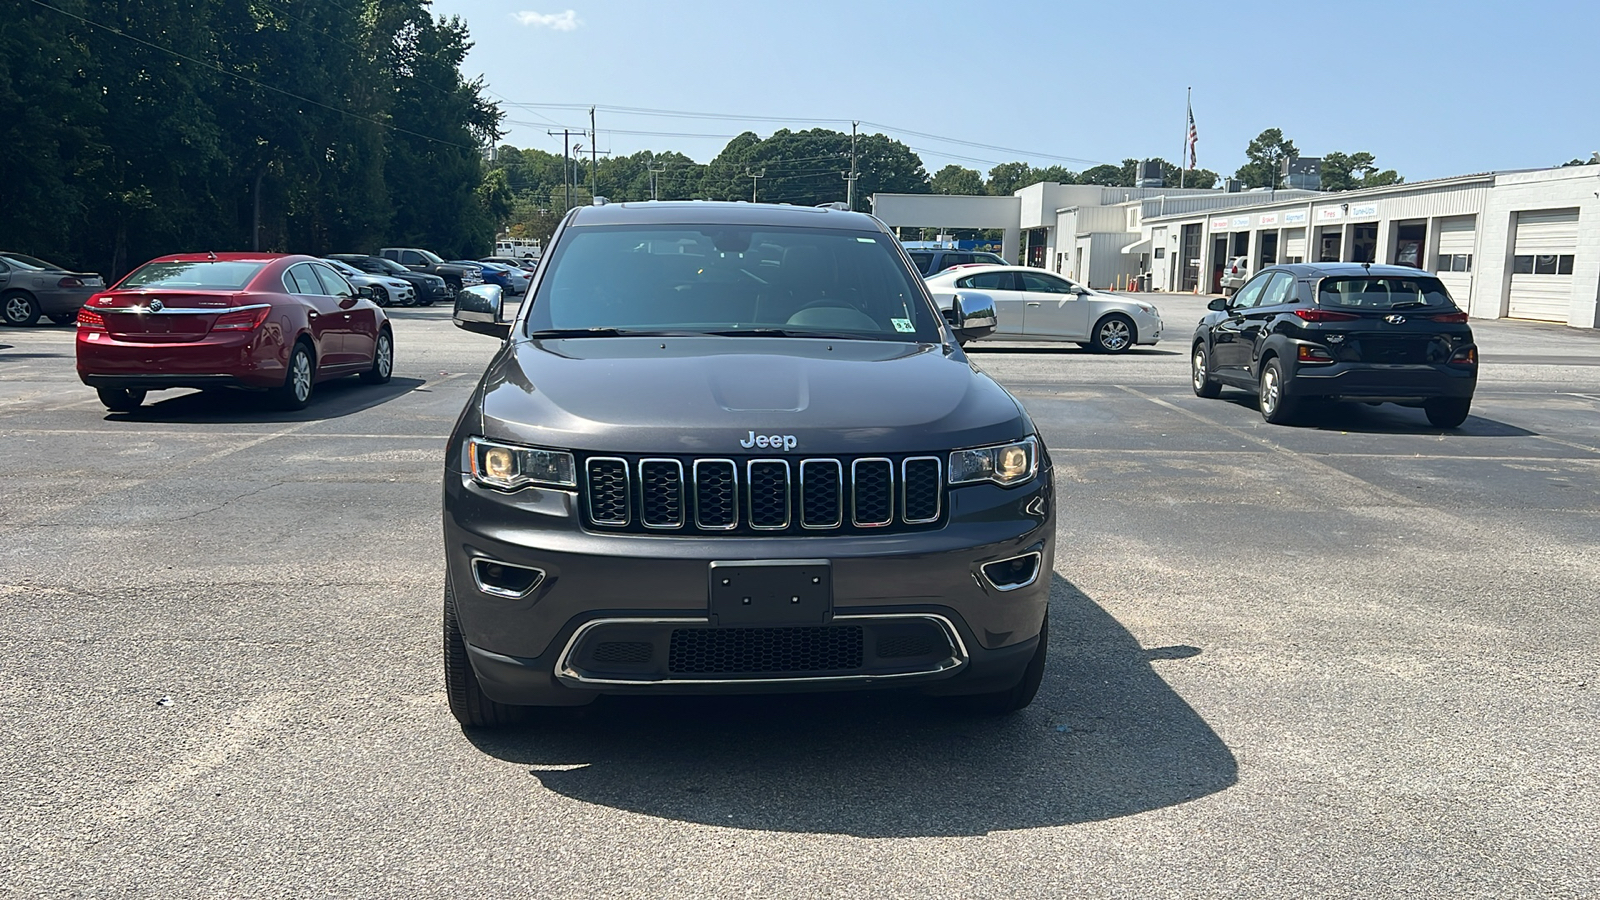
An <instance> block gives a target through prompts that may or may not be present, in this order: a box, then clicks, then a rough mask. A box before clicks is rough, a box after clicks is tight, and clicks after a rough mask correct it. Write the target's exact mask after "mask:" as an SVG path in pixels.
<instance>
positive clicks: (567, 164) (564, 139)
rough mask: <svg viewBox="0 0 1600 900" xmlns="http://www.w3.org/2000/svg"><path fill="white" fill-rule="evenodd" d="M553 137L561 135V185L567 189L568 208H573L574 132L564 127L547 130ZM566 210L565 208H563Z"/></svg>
mask: <svg viewBox="0 0 1600 900" xmlns="http://www.w3.org/2000/svg"><path fill="white" fill-rule="evenodd" d="M545 134H548V135H550V136H551V137H554V136H556V135H557V134H559V135H561V186H562V187H563V188H565V189H566V191H567V209H571V208H572V143H571V141H572V132H571V131H568V130H567V129H565V128H563V129H561V130H560V131H546V132H545ZM563 212H565V210H563Z"/></svg>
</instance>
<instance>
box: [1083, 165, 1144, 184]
mask: <svg viewBox="0 0 1600 900" xmlns="http://www.w3.org/2000/svg"><path fill="white" fill-rule="evenodd" d="M1132 162H1134V160H1125V161H1124V162H1123V164H1122V165H1120V166H1113V165H1111V164H1109V163H1106V164H1103V165H1098V166H1095V167H1093V168H1091V169H1084V170H1083V172H1082V174H1080V175H1079V176H1078V183H1079V184H1100V185H1105V186H1106V187H1133V173H1134V169H1133V168H1132V166H1130V165H1128V164H1129V163H1132Z"/></svg>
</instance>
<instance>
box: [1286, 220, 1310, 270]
mask: <svg viewBox="0 0 1600 900" xmlns="http://www.w3.org/2000/svg"><path fill="white" fill-rule="evenodd" d="M1283 261H1284V262H1290V263H1299V262H1305V261H1306V230H1305V229H1304V228H1287V229H1284V232H1283Z"/></svg>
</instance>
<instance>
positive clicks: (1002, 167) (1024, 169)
mask: <svg viewBox="0 0 1600 900" xmlns="http://www.w3.org/2000/svg"><path fill="white" fill-rule="evenodd" d="M1034 176H1035V173H1034V171H1033V166H1030V165H1028V164H1027V163H1025V162H1008V163H1001V164H999V165H997V166H995V167H994V168H992V169H990V170H989V180H988V183H987V184H986V185H985V187H987V188H988V192H989V193H990V194H993V195H994V196H996V197H1009V196H1011V195H1012V194H1014V193H1016V192H1017V191H1019V190H1021V189H1022V188H1025V187H1027V186H1028V185H1030V184H1035V183H1037V182H1038V181H1039V179H1038V178H1036V177H1034Z"/></svg>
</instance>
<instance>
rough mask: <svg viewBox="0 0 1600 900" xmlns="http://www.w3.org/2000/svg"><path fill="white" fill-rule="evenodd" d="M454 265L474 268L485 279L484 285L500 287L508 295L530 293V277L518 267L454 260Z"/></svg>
mask: <svg viewBox="0 0 1600 900" xmlns="http://www.w3.org/2000/svg"><path fill="white" fill-rule="evenodd" d="M450 262H451V264H452V265H457V266H461V267H463V268H465V267H467V266H474V267H476V268H477V269H478V274H479V275H480V276H481V277H482V278H483V283H484V284H494V285H499V286H500V287H501V288H502V289H504V290H505V292H506V293H507V294H526V293H527V292H528V281H529V278H528V275H527V273H525V272H523V271H522V269H521V268H520V267H518V266H507V265H502V264H500V263H494V262H482V261H480V260H473V259H453V260H451V261H450Z"/></svg>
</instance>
